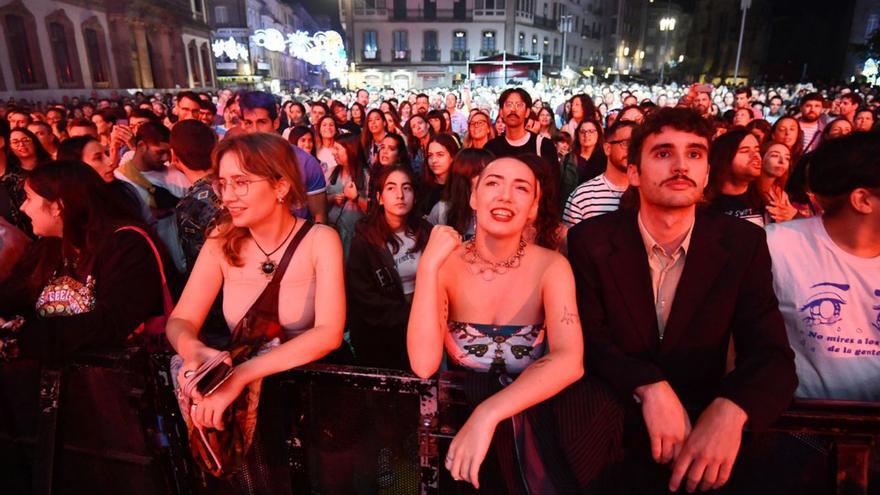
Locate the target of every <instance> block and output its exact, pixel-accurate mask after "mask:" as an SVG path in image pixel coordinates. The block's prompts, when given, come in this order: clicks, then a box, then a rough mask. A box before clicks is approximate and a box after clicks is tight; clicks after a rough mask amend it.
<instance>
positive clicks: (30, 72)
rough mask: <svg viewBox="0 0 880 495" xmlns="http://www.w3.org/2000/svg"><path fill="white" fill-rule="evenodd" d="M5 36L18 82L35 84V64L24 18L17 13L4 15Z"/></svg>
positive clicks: (36, 77) (36, 80)
mask: <svg viewBox="0 0 880 495" xmlns="http://www.w3.org/2000/svg"><path fill="white" fill-rule="evenodd" d="M6 36H7V40H8V41H9V57H10V58H11V59H12V69H13V70H14V71H15V74H16V76H17V78H18V82H19V83H20V84H37V82H38V81H39V79H38V76H37V70H36V64H35V61H34V58H33V53H34V52H33V50H32V47H31V45H30V43H29V40H28V36H27V31H26V30H25V23H24V19H23V18H22V17H21V16H18V15H12V14H10V15H7V16H6Z"/></svg>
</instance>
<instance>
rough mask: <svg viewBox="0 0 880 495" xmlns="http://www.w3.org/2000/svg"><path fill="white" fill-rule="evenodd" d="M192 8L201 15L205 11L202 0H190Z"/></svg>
mask: <svg viewBox="0 0 880 495" xmlns="http://www.w3.org/2000/svg"><path fill="white" fill-rule="evenodd" d="M192 8H193V11H195V12H196V13H197V14H201V13H202V12H204V11H205V6H204V5H203V4H202V0H192Z"/></svg>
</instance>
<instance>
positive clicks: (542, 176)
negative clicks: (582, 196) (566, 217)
mask: <svg viewBox="0 0 880 495" xmlns="http://www.w3.org/2000/svg"><path fill="white" fill-rule="evenodd" d="M517 158H518V159H520V160H522V162H523V163H525V164H526V165H528V167H529V168H530V169H531V170H532V173H533V174H535V179H537V181H538V184H539V185H540V194H541V197H540V199H539V200H538V217H537V218H535V221H534V226H535V244H537V245H539V246H541V247H545V248H547V249H552V250H554V251H555V250H557V249H559V244H560V243H561V242H562V238H561V236H560V227H561V226H562V213H561V212H560V211H559V199H558V198H557V196H558V195H559V187H558V186H557V185H556V180H555V179H554V175H553V172H552V171H551V170H550V165H549V164H548V163H547V161H546V160H544V159H543V158H541V157H540V156H538V155H536V154H534V153H526V154H525V155H521V156H518V157H517Z"/></svg>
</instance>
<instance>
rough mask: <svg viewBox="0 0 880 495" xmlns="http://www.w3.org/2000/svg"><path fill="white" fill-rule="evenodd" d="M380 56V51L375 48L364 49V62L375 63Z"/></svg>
mask: <svg viewBox="0 0 880 495" xmlns="http://www.w3.org/2000/svg"><path fill="white" fill-rule="evenodd" d="M381 55H382V51H381V50H379V49H377V48H364V61H372V62H377V61H379V59H380V58H381Z"/></svg>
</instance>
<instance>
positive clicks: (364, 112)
mask: <svg viewBox="0 0 880 495" xmlns="http://www.w3.org/2000/svg"><path fill="white" fill-rule="evenodd" d="M354 107H357V108H358V110H360V112H361V121H360V122H357V121H356V120H355V119H354V112H352V111H351V110H354ZM351 110H349V111H350V112H351V121H352V122H354V123H355V124H357V125H359V126H361V127H363V125H364V124H365V123H366V122H367V107H365V106H363V105H361V104H360V103H358V102H354V103H352V104H351Z"/></svg>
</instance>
